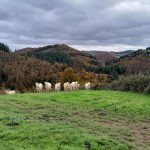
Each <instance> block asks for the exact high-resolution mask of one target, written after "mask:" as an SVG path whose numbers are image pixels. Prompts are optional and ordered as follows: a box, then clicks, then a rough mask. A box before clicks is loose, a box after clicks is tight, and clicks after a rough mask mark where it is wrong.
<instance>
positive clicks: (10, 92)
mask: <svg viewBox="0 0 150 150" xmlns="http://www.w3.org/2000/svg"><path fill="white" fill-rule="evenodd" d="M5 93H6V94H15V93H16V91H15V90H12V91H10V90H6V91H5Z"/></svg>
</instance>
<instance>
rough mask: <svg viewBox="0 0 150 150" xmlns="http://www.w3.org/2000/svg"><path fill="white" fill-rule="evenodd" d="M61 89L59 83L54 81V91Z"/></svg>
mask: <svg viewBox="0 0 150 150" xmlns="http://www.w3.org/2000/svg"><path fill="white" fill-rule="evenodd" d="M60 89H61V83H56V84H55V91H56V92H58V91H60Z"/></svg>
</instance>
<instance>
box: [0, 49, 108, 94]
mask: <svg viewBox="0 0 150 150" xmlns="http://www.w3.org/2000/svg"><path fill="white" fill-rule="evenodd" d="M105 80H106V77H105V76H104V77H101V76H98V77H96V76H95V74H94V73H91V72H86V71H85V70H83V69H75V68H71V67H68V66H67V65H64V64H62V63H54V64H50V63H48V62H47V61H43V60H39V59H36V58H31V57H28V56H24V55H20V54H16V53H5V52H0V91H1V90H3V89H8V88H9V89H16V90H18V91H20V92H26V91H34V90H35V82H41V83H44V82H45V81H49V82H51V83H52V84H53V85H54V84H55V83H57V82H61V83H64V82H67V81H69V82H72V81H79V82H80V84H81V85H82V84H84V83H85V82H87V81H91V82H92V83H99V82H101V83H102V82H104V81H105Z"/></svg>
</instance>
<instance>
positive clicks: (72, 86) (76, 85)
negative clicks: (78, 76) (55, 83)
mask: <svg viewBox="0 0 150 150" xmlns="http://www.w3.org/2000/svg"><path fill="white" fill-rule="evenodd" d="M79 87H80V84H79V83H78V81H75V82H72V83H71V84H70V88H71V90H77V89H79Z"/></svg>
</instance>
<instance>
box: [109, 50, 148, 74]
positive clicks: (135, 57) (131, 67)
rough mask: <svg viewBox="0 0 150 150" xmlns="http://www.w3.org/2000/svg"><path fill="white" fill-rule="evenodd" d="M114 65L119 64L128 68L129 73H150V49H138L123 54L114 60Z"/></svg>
mask: <svg viewBox="0 0 150 150" xmlns="http://www.w3.org/2000/svg"><path fill="white" fill-rule="evenodd" d="M112 62H113V65H115V64H118V65H121V66H123V67H124V68H125V69H126V72H127V73H130V74H135V73H144V74H149V73H150V51H149V50H137V51H134V52H132V53H129V54H128V55H125V56H122V57H120V58H119V59H117V60H114V61H112Z"/></svg>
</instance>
